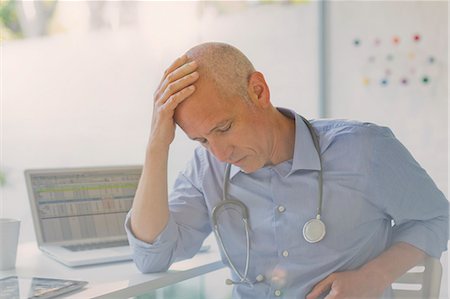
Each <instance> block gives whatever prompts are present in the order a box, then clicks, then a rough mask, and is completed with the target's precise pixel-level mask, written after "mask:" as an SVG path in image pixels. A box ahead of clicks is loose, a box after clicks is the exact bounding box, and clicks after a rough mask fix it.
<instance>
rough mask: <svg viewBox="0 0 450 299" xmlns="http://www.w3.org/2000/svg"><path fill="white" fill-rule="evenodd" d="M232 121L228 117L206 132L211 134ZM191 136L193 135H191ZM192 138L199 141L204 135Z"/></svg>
mask: <svg viewBox="0 0 450 299" xmlns="http://www.w3.org/2000/svg"><path fill="white" fill-rule="evenodd" d="M230 121H231V119H230V118H227V119H226V120H223V121H221V122H219V123H218V124H217V125H215V126H214V128H212V129H211V130H209V132H208V133H206V135H205V136H208V135H209V134H211V133H212V132H214V131H216V130H217V129H219V128H220V127H223V126H224V125H226V124H227V123H229V122H230ZM189 138H191V137H189ZM191 139H192V140H195V141H199V140H200V139H204V137H192V138H191Z"/></svg>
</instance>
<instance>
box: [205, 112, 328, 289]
mask: <svg viewBox="0 0 450 299" xmlns="http://www.w3.org/2000/svg"><path fill="white" fill-rule="evenodd" d="M301 118H302V120H303V121H304V123H305V124H306V126H307V127H308V130H309V133H310V134H311V137H312V140H313V143H314V147H315V148H316V151H317V154H318V155H319V163H320V170H319V203H318V206H317V211H316V217H315V218H312V219H310V220H308V221H307V222H306V223H305V224H304V225H303V238H305V240H306V241H307V242H308V243H317V242H319V241H321V240H322V239H323V238H324V237H325V233H326V229H325V223H323V221H322V220H321V219H320V215H321V214H322V193H323V171H322V159H321V156H320V146H319V141H318V140H317V136H316V134H315V132H314V129H313V127H312V125H311V123H310V122H309V121H308V120H306V119H305V118H304V117H302V116H301ZM230 169H231V164H229V163H228V164H227V165H226V167H225V175H224V178H223V192H222V200H221V201H220V202H219V203H218V204H217V205H216V206H214V208H213V209H212V213H211V214H212V215H211V218H212V222H213V230H214V234H215V235H216V238H217V240H218V242H219V245H220V248H221V249H222V252H223V253H224V254H225V257H226V259H227V260H228V263H229V264H230V266H231V268H232V269H233V271H234V273H235V274H236V275H237V276H238V277H239V281H234V280H231V279H227V280H226V281H225V283H226V284H228V285H231V284H248V285H253V284H254V283H257V282H262V281H264V279H265V278H264V276H263V275H258V276H257V277H256V281H251V280H249V278H248V267H249V263H250V233H249V231H250V224H249V219H248V218H249V217H248V208H247V206H246V205H245V204H244V203H243V202H242V201H240V200H237V199H227V194H228V185H229V182H230ZM224 208H233V209H234V210H237V211H238V212H240V213H241V217H242V223H243V224H244V228H245V238H246V256H245V267H244V273H241V272H240V271H239V270H238V269H237V267H236V265H235V264H234V263H233V261H232V260H231V258H230V255H229V254H228V251H227V249H226V248H225V246H224V244H223V240H222V236H221V235H220V231H219V224H218V218H219V212H220V211H221V210H222V209H224Z"/></svg>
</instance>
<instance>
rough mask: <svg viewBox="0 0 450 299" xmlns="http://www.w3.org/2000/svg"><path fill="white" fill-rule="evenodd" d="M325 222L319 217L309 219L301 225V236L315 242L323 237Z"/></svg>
mask: <svg viewBox="0 0 450 299" xmlns="http://www.w3.org/2000/svg"><path fill="white" fill-rule="evenodd" d="M325 233H326V230H325V224H324V223H323V221H322V220H320V218H319V217H318V218H314V219H311V220H309V221H308V222H306V223H305V225H304V226H303V237H304V238H305V240H306V241H307V242H308V243H317V242H319V241H321V240H322V239H323V237H325Z"/></svg>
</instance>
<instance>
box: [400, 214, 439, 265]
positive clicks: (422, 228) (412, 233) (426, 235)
mask: <svg viewBox="0 0 450 299" xmlns="http://www.w3.org/2000/svg"><path fill="white" fill-rule="evenodd" d="M442 239H443V238H441V237H439V236H438V235H437V234H436V233H435V232H434V231H433V230H430V229H429V228H428V227H427V226H426V225H425V224H422V223H417V221H413V223H408V224H403V225H400V227H398V228H396V229H395V230H394V233H393V238H392V244H394V243H399V242H405V243H408V244H411V245H413V246H414V247H416V248H418V249H420V250H422V251H424V252H425V253H426V254H428V255H429V256H432V257H435V258H438V259H439V258H440V257H441V254H442V252H443V251H445V250H446V249H447V238H445V242H442Z"/></svg>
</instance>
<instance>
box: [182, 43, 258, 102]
mask: <svg viewBox="0 0 450 299" xmlns="http://www.w3.org/2000/svg"><path fill="white" fill-rule="evenodd" d="M186 54H187V56H188V59H189V60H195V61H197V63H198V65H199V68H198V71H199V73H200V76H201V77H204V78H206V79H207V80H211V81H212V82H213V83H214V84H215V86H216V87H217V89H218V91H219V92H220V93H221V94H222V95H223V97H225V98H226V97H234V96H239V97H242V98H244V99H246V100H247V99H248V92H247V86H248V79H249V77H250V75H251V74H252V73H253V72H255V68H254V67H253V64H252V63H251V62H250V60H249V59H248V58H247V57H246V56H245V55H244V54H243V53H242V52H241V51H239V50H238V49H237V48H235V47H233V46H231V45H228V44H225V43H218V42H208V43H203V44H200V45H197V46H195V47H193V48H191V49H190V50H189V51H187V53H186Z"/></svg>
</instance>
